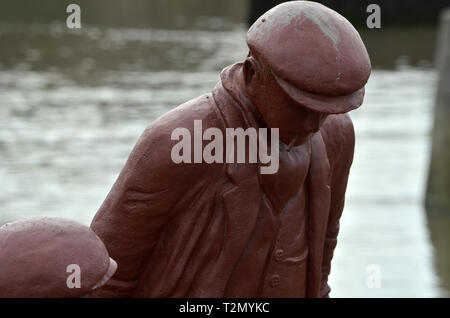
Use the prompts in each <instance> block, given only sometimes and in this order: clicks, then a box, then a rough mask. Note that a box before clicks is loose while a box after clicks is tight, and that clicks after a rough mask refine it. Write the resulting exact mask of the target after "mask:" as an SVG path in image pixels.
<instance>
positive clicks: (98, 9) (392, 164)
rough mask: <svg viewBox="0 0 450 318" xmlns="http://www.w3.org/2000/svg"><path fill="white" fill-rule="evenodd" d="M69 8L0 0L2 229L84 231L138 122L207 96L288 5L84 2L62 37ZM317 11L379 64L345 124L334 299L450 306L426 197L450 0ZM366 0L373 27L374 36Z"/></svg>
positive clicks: (439, 220)
mask: <svg viewBox="0 0 450 318" xmlns="http://www.w3.org/2000/svg"><path fill="white" fill-rule="evenodd" d="M71 2H72V1H64V0H46V1H43V2H42V1H40V2H38V1H31V0H30V1H26V0H14V1H13V0H1V1H0V225H1V224H4V223H6V222H8V221H13V220H17V219H23V218H27V217H33V216H61V217H66V218H71V219H75V220H78V221H80V222H83V223H85V224H87V225H88V224H89V223H90V221H91V220H92V218H93V216H94V214H95V212H96V210H97V209H98V208H99V206H100V205H101V203H102V201H103V200H104V198H105V197H106V195H107V193H108V192H109V190H110V188H111V186H112V184H113V182H114V181H115V179H116V178H117V176H118V174H119V172H120V170H121V168H122V166H123V165H124V163H125V161H126V159H127V157H128V154H129V153H130V151H131V150H132V148H133V146H134V144H135V142H136V141H137V139H138V137H139V135H140V134H141V133H142V131H143V130H144V129H145V127H146V126H147V125H148V124H149V123H150V122H151V121H152V120H154V119H155V118H157V117H158V116H160V115H161V114H163V113H165V112H166V111H168V110H170V109H172V108H174V107H176V106H177V105H179V104H181V103H183V102H185V101H187V100H189V99H191V98H193V97H196V96H198V95H200V94H203V93H206V92H208V91H211V89H212V88H213V87H214V85H215V84H216V82H217V81H218V79H219V73H220V71H221V70H222V69H223V68H224V67H225V66H227V65H229V64H232V63H234V62H237V61H241V60H243V59H244V58H245V56H246V55H247V47H246V44H245V33H246V30H247V29H248V26H249V24H250V23H252V22H253V21H254V20H255V19H256V18H257V17H258V16H259V15H260V14H262V13H263V12H265V11H267V10H268V9H269V8H270V7H272V6H274V5H275V4H277V3H279V2H281V1H264V0H256V1H252V0H244V1H242V0H228V1H219V0H203V1H200V0H152V1H145V0H128V1H119V0H95V1H87V0H83V1H82V0H78V1H76V3H77V4H78V5H80V7H81V23H82V27H81V28H80V29H69V28H67V26H66V18H67V16H68V15H69V13H66V7H67V6H68V4H70V3H71ZM318 2H322V3H324V4H326V5H328V6H330V7H332V8H334V9H335V10H336V11H338V12H340V13H341V14H343V15H344V16H346V17H347V18H348V19H349V20H350V21H351V22H352V23H354V24H355V26H357V28H358V30H359V31H360V33H361V36H362V38H363V40H364V42H365V43H366V45H367V48H368V51H369V54H370V56H371V59H372V64H373V67H374V71H373V73H372V76H371V78H370V80H369V82H368V84H367V88H366V98H365V102H364V105H363V107H361V108H360V109H358V110H357V111H354V112H352V113H351V116H352V118H353V121H354V124H355V130H356V138H357V144H356V152H355V159H354V164H353V167H352V171H351V175H350V180H349V186H348V191H347V200H346V207H345V210H344V214H343V217H342V221H341V231H340V234H339V243H338V247H337V250H336V252H335V257H334V260H333V266H332V273H331V277H330V284H331V287H332V293H331V296H332V297H448V296H449V291H450V265H449V264H450V255H449V250H450V248H449V247H450V244H449V243H450V234H449V232H448V230H449V226H450V220H449V219H450V218H449V215H450V209H449V208H448V207H447V208H445V207H444V208H439V209H437V208H436V209H435V208H433V206H434V205H433V204H428V205H427V207H428V208H425V204H424V202H425V194H426V192H427V191H426V190H427V180H428V171H429V165H430V162H431V159H430V158H431V155H430V154H431V149H432V139H433V138H432V136H433V131H434V130H433V123H434V121H435V120H434V118H435V115H434V109H435V101H436V95H437V91H438V89H437V88H438V86H439V84H438V83H439V64H438V63H436V59H435V54H436V51H437V50H438V47H439V40H438V38H439V37H438V34H439V33H438V29H439V28H438V26H439V24H438V21H439V13H440V12H441V10H442V9H443V8H444V7H445V6H446V5H448V6H450V3H449V1H447V0H446V1H440V0H434V1H433V0H429V1H419V0H415V1H411V0H409V1H392V0H391V1H344V0H342V1H339V0H335V1H332V0H330V1H318ZM372 2H373V3H377V4H379V5H380V8H381V28H380V29H369V28H368V27H367V26H366V19H367V17H368V16H369V15H370V13H367V12H366V8H367V5H368V4H369V3H372ZM449 32H450V31H449ZM441 38H444V37H441ZM447 69H448V67H447ZM448 77H449V76H447V78H448ZM448 85H449V86H450V84H448ZM441 86H442V85H441ZM447 106H448V105H447ZM449 107H450V106H449ZM438 117H439V116H438ZM442 126H444V127H447V126H448V122H447V121H444V124H442V123H441V127H442ZM437 139H439V138H437ZM439 140H442V138H441V139H439ZM435 148H438V150H439V149H443V148H445V149H446V148H448V147H442V146H439V147H435ZM445 149H443V151H444V150H445ZM441 166H442V167H444V168H445V167H447V168H446V169H447V171H442V170H438V173H437V174H444V175H445V174H446V173H447V174H448V166H449V162H447V163H446V164H441ZM430 171H432V169H431V170H430ZM431 180H434V179H433V178H431ZM435 188H436V187H435ZM435 188H433V189H434V190H436V189H435ZM437 191H441V192H443V193H444V195H443V197H444V198H445V197H448V188H447V190H443V189H442V187H437ZM445 191H447V192H445ZM434 210H439V211H434Z"/></svg>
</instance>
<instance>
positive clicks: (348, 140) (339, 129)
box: [320, 114, 355, 297]
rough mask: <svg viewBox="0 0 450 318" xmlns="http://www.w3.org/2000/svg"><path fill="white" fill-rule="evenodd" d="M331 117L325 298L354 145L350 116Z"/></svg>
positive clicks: (323, 283)
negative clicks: (329, 202)
mask: <svg viewBox="0 0 450 318" xmlns="http://www.w3.org/2000/svg"><path fill="white" fill-rule="evenodd" d="M333 116H335V118H334V119H335V120H333V121H330V122H334V123H332V124H330V125H329V127H327V128H328V129H327V130H326V131H327V132H326V134H325V138H326V144H327V152H328V156H329V158H330V165H331V171H332V174H331V185H330V186H331V204H330V213H329V218H328V226H327V231H326V238H325V246H324V253H323V261H322V281H321V289H320V296H321V297H328V295H329V292H330V287H329V285H328V276H329V274H330V270H331V260H332V258H333V253H334V249H335V247H336V244H337V236H338V233H339V220H340V218H341V215H342V211H343V209H344V201H345V191H346V189H347V181H348V176H349V172H350V167H351V165H352V162H353V152H354V146H355V134H354V129H353V124H352V121H351V119H350V117H349V116H348V115H347V114H345V115H333Z"/></svg>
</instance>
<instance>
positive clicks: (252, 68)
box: [242, 56, 256, 93]
mask: <svg viewBox="0 0 450 318" xmlns="http://www.w3.org/2000/svg"><path fill="white" fill-rule="evenodd" d="M242 71H243V73H244V81H245V85H246V86H247V89H248V90H249V92H250V93H251V92H252V89H251V88H252V86H253V85H252V84H253V80H254V78H255V75H256V63H255V60H254V59H253V58H252V57H251V56H249V57H247V58H246V59H245V61H244V65H243V70H242Z"/></svg>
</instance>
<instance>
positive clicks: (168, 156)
mask: <svg viewBox="0 0 450 318" xmlns="http://www.w3.org/2000/svg"><path fill="white" fill-rule="evenodd" d="M214 105H215V104H214V100H213V98H212V96H211V94H205V95H202V96H199V97H197V98H194V99H192V100H190V101H188V102H186V103H184V104H182V105H180V106H178V107H176V108H174V109H173V110H171V111H169V112H167V113H165V114H164V115H162V116H160V117H159V118H157V119H155V120H154V121H153V122H152V123H150V125H149V126H148V127H147V128H146V129H145V130H144V132H143V133H142V135H141V136H140V138H139V140H138V141H137V143H136V145H135V147H134V149H133V151H132V152H131V154H130V156H129V158H128V161H127V164H126V166H125V168H124V174H123V175H124V176H125V177H126V176H128V175H130V176H131V175H132V176H133V178H134V182H135V183H136V184H142V187H143V188H147V189H148V188H151V189H153V188H158V189H159V188H169V187H170V185H171V184H172V183H173V180H178V181H177V182H182V181H183V180H184V179H189V178H191V177H194V176H195V177H196V178H201V177H202V176H203V175H205V173H210V172H211V171H210V170H212V169H214V168H215V166H214V165H197V164H180V163H177V162H175V160H173V158H172V149H173V148H174V146H175V145H176V144H177V143H179V142H180V141H181V137H180V136H178V137H179V138H178V139H177V138H174V139H172V133H173V132H174V131H175V130H176V129H177V128H179V129H180V128H181V129H182V130H184V131H185V132H186V131H188V132H189V134H188V135H189V136H187V137H186V138H190V140H184V138H185V136H183V141H185V142H187V143H189V145H190V147H188V148H187V149H188V150H190V151H191V153H192V154H193V152H194V144H195V141H194V138H195V134H194V121H195V120H200V121H201V122H202V125H203V127H202V129H203V130H204V129H206V128H208V127H215V126H218V127H220V126H219V125H221V120H220V118H219V116H218V115H217V111H216V109H215V106H214ZM175 135H177V134H175ZM200 142H201V141H200ZM153 183H155V184H153Z"/></svg>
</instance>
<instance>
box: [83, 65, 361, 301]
mask: <svg viewBox="0 0 450 318" xmlns="http://www.w3.org/2000/svg"><path fill="white" fill-rule="evenodd" d="M238 67H240V65H235V66H234V68H238ZM224 74H226V72H224ZM222 78H223V79H224V76H222ZM223 85H225V86H226V88H224V87H223V86H222V84H221V83H219V84H218V85H217V86H216V88H215V89H214V91H213V93H212V94H207V95H203V96H201V97H199V98H196V99H194V100H191V101H189V102H187V103H185V104H183V105H181V106H180V107H178V108H176V109H174V110H173V111H171V112H169V113H167V114H165V115H164V116H162V117H160V118H159V119H157V120H156V121H154V122H153V123H152V124H151V125H150V126H149V127H148V128H147V129H146V131H145V132H144V134H143V135H142V136H141V138H140V140H139V141H138V143H137V145H136V147H135V149H134V150H133V152H132V154H131V155H130V158H129V160H128V162H127V164H126V165H125V167H124V169H123V170H122V172H121V174H120V176H119V178H118V180H117V182H116V183H115V185H114V186H113V188H112V190H111V192H110V194H109V195H108V197H107V199H106V200H105V202H104V204H103V205H102V207H101V208H100V210H99V211H98V214H97V215H96V217H95V219H94V221H93V223H92V228H93V229H94V231H95V232H96V233H97V234H98V235H99V236H100V237H101V238H102V240H103V241H104V242H105V244H106V246H107V248H108V251H109V253H110V255H111V257H112V258H114V259H115V260H116V261H117V262H118V265H119V269H118V272H117V274H116V275H115V277H114V279H113V280H112V281H110V283H108V284H107V285H108V287H107V288H104V289H103V290H102V291H101V293H99V294H98V295H102V296H140V297H235V296H238V297H241V296H242V297H259V296H269V297H301V296H309V297H318V296H326V295H328V292H329V287H328V285H327V278H328V274H329V271H330V263H331V259H332V255H333V250H334V247H335V245H336V237H337V234H338V229H339V218H340V215H341V213H342V209H343V204H344V194H345V188H346V184H347V178H348V173H349V168H350V165H351V162H352V157H353V147H354V133H353V126H352V123H351V120H350V118H349V117H348V115H346V114H343V115H331V116H329V117H328V118H327V120H326V122H325V124H324V126H323V127H322V129H321V130H320V131H319V132H318V133H316V134H315V135H314V136H313V138H312V139H311V158H310V162H311V164H310V168H309V172H308V177H307V181H306V182H305V187H306V189H307V192H308V202H309V209H308V210H309V211H308V222H307V225H306V228H307V232H306V233H297V232H295V231H289V232H287V233H284V236H285V237H286V238H285V240H286V241H287V242H288V241H290V240H293V239H294V238H295V237H296V236H298V235H299V234H300V235H301V236H302V238H301V241H303V242H304V244H306V245H307V247H308V253H307V256H305V257H303V258H302V257H301V255H296V254H292V253H295V250H292V251H289V250H288V251H285V255H277V251H278V249H277V248H276V244H277V231H276V230H277V223H276V222H274V223H273V224H272V226H271V227H267V228H266V229H265V230H264V231H263V232H262V235H264V240H262V241H261V242H266V243H268V244H260V245H255V244H253V241H254V240H257V239H258V238H257V237H256V235H258V233H261V231H258V227H259V226H260V220H261V219H263V218H264V217H266V216H265V215H262V214H264V213H271V211H270V208H269V209H267V208H263V207H264V206H265V203H264V198H263V197H264V196H263V191H262V187H261V183H260V175H259V172H258V171H259V170H258V167H257V164H248V163H246V164H242V163H234V164H227V163H223V164H217V163H214V164H179V165H177V164H174V163H173V162H172V161H171V158H170V152H171V148H172V146H173V145H174V144H175V141H171V138H170V137H171V131H172V130H173V129H175V128H177V127H186V128H188V129H189V130H191V133H193V121H194V120H198V119H201V120H202V121H203V126H204V129H206V128H208V127H218V128H220V129H221V130H222V131H223V132H224V133H225V128H226V127H243V128H244V129H245V128H246V127H248V123H247V122H246V115H245V112H242V110H243V109H245V108H244V107H243V104H245V103H248V100H247V101H246V100H245V99H244V97H242V96H233V94H234V89H233V87H232V85H231V83H227V78H225V82H223ZM227 86H228V87H227ZM285 190H286V191H289V189H288V188H286V189H285ZM259 235H261V234H259ZM255 251H257V253H255ZM249 253H253V255H258V257H254V258H252V259H251V260H250V262H252V264H253V266H254V270H251V268H252V267H251V266H250V267H248V269H249V270H244V271H242V270H240V267H241V266H244V265H245V264H243V261H244V260H245V256H246V254H249ZM290 253H291V254H290ZM261 265H262V266H263V267H264V270H263V271H262V273H263V275H261V272H260V271H259V270H258V269H259V268H261ZM246 266H248V264H247V265H246ZM303 266H304V267H306V269H307V279H306V280H303V281H302V280H299V281H298V282H297V281H296V280H295V279H296V269H297V270H298V269H299V268H301V267H303Z"/></svg>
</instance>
